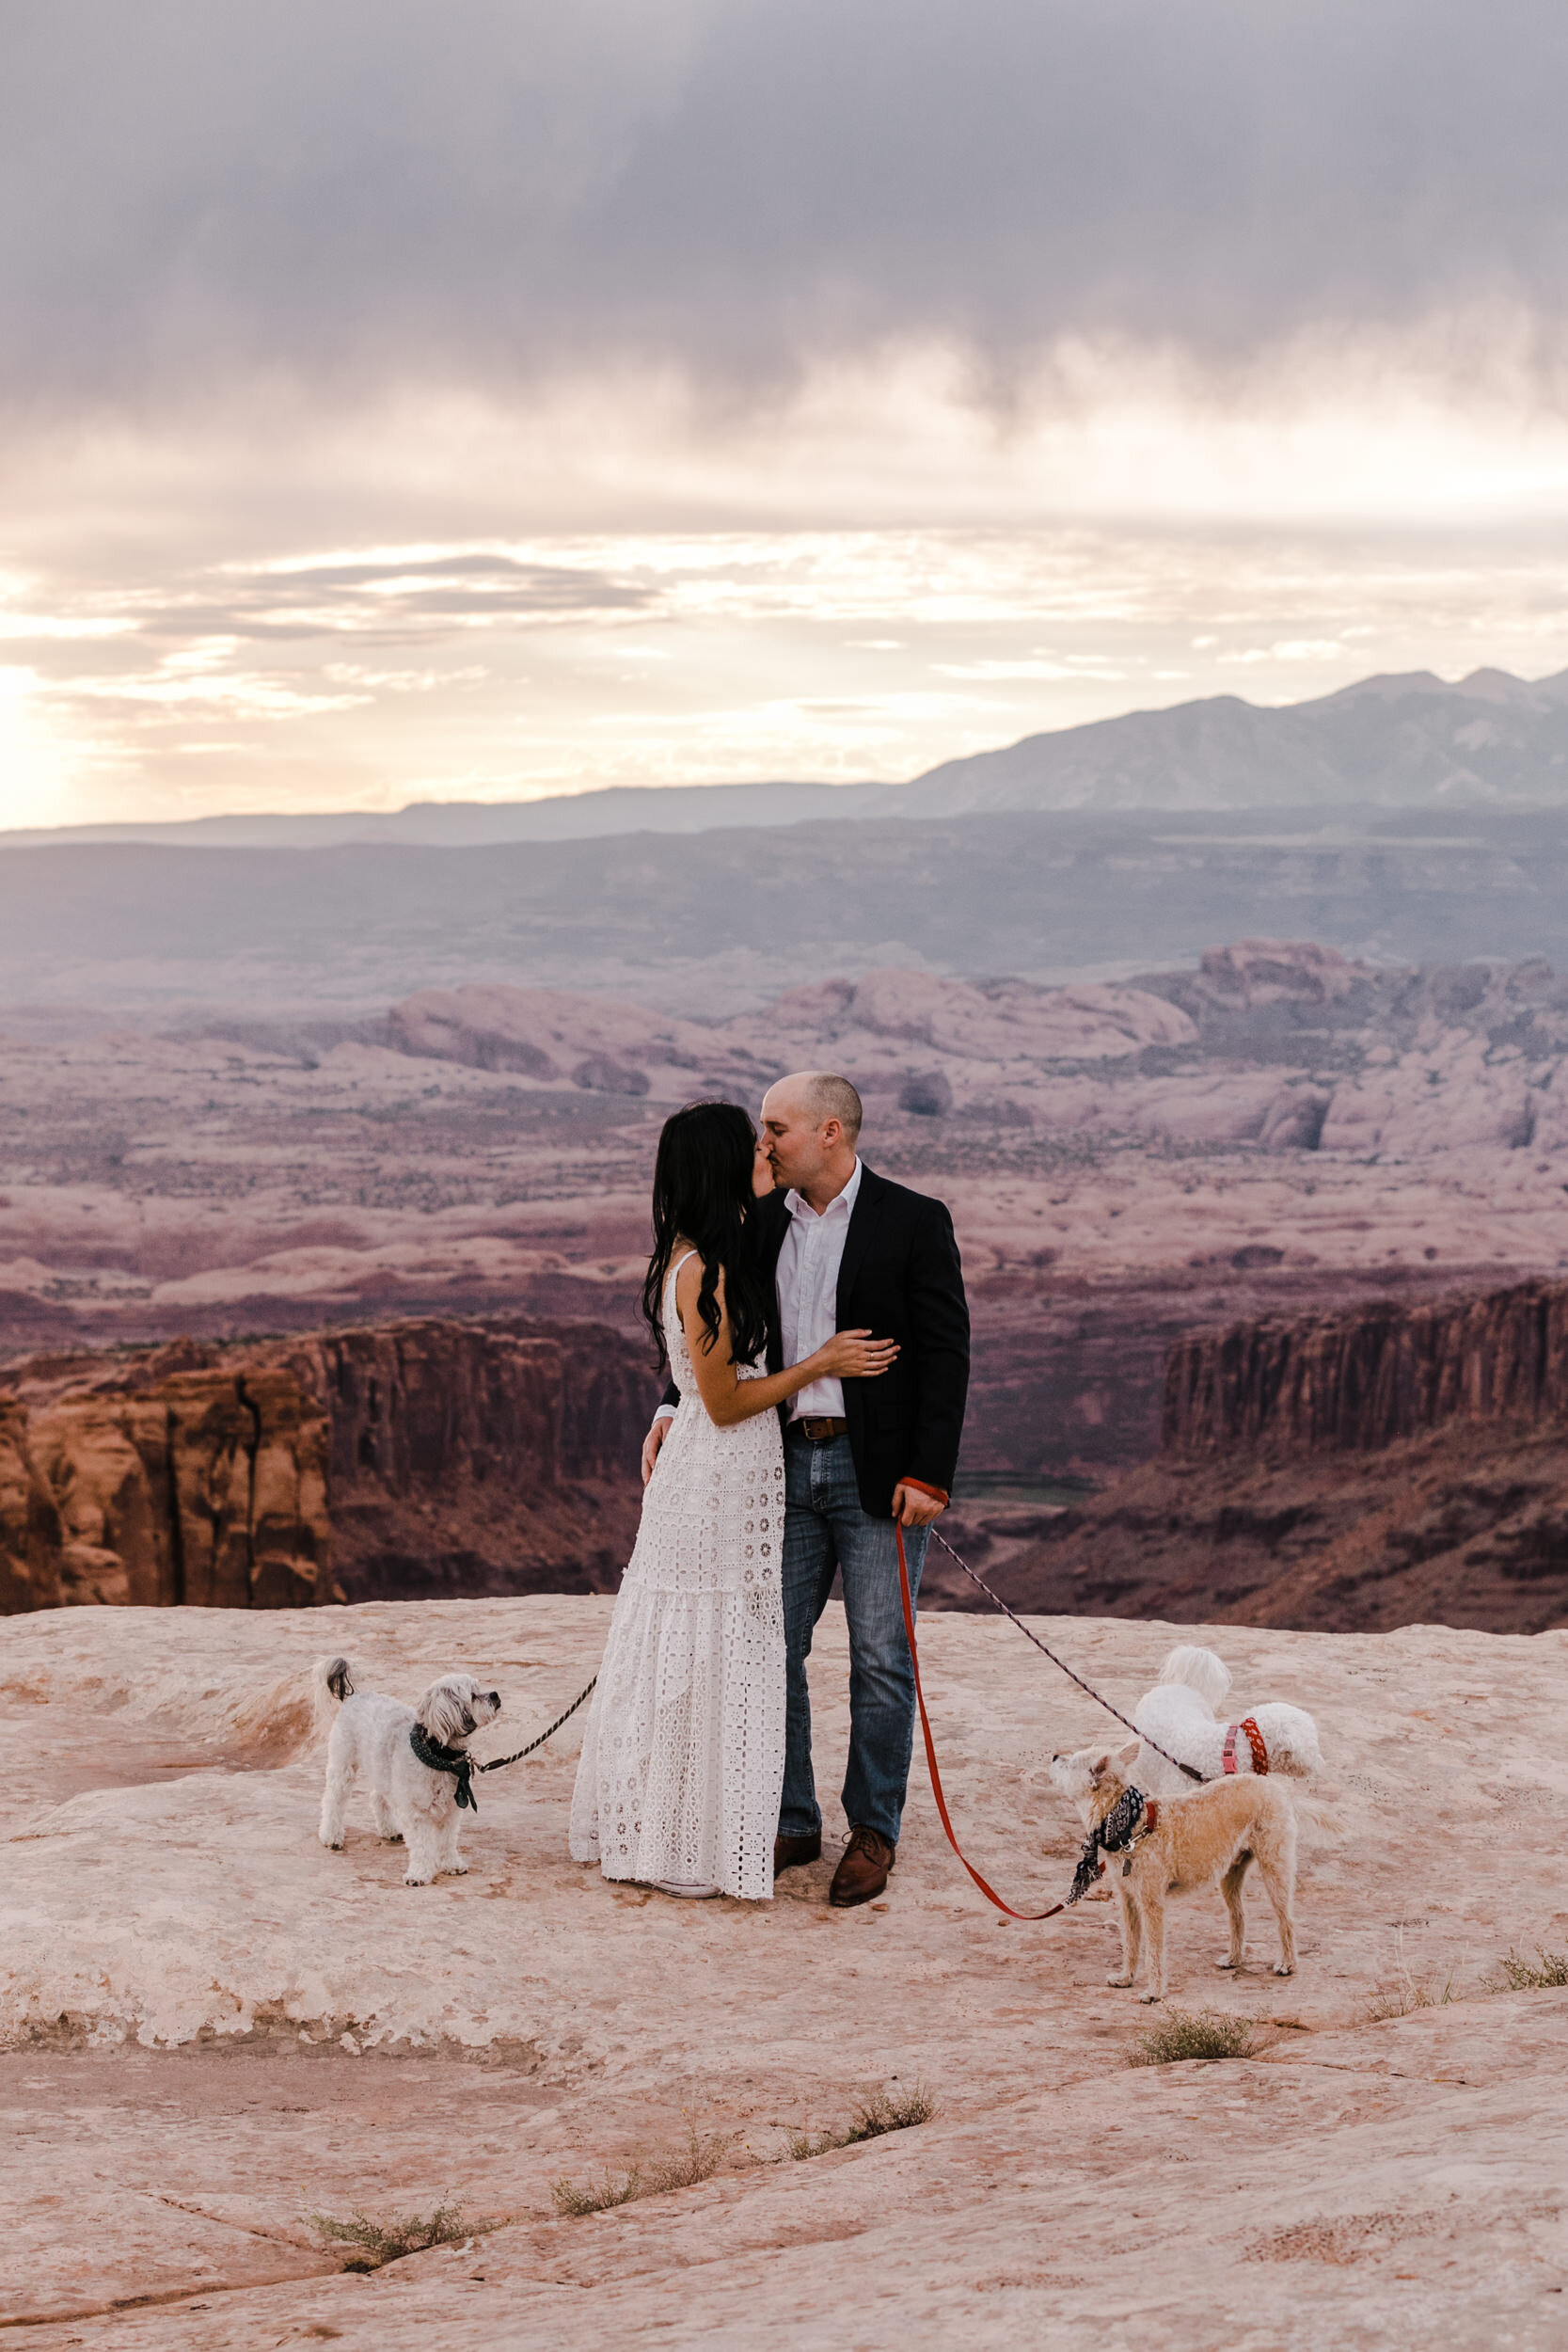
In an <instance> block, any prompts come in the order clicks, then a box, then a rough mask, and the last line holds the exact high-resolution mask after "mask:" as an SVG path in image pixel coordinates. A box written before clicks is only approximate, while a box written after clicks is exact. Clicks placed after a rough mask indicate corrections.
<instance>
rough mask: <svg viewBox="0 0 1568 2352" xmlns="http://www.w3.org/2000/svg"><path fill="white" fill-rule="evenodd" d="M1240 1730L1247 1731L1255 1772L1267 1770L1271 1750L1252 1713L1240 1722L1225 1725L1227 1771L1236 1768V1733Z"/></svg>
mask: <svg viewBox="0 0 1568 2352" xmlns="http://www.w3.org/2000/svg"><path fill="white" fill-rule="evenodd" d="M1239 1731H1244V1732H1245V1733H1246V1743H1247V1746H1248V1747H1249V1748H1250V1749H1251V1750H1252V1769H1253V1771H1254V1772H1267V1771H1268V1769H1269V1751H1268V1749H1267V1748H1266V1747H1265V1745H1264V1744H1263V1735H1262V1733H1261V1732H1260V1731H1259V1728H1258V1725H1257V1724H1255V1723H1254V1722H1253V1720H1252V1717H1251V1716H1250V1715H1248V1716H1246V1717H1245V1718H1244V1719H1243V1721H1242V1722H1241V1723H1239V1724H1227V1725H1226V1727H1225V1756H1224V1759H1223V1761H1224V1765H1225V1769H1226V1771H1227V1772H1235V1770H1236V1735H1237V1733H1238V1732H1239Z"/></svg>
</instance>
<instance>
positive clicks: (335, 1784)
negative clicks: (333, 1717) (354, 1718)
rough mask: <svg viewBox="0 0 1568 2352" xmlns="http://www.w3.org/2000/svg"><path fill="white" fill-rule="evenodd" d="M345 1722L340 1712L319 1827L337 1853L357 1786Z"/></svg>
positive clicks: (329, 1752)
mask: <svg viewBox="0 0 1568 2352" xmlns="http://www.w3.org/2000/svg"><path fill="white" fill-rule="evenodd" d="M341 1722H342V1718H341V1716H340V1717H339V1719H338V1722H337V1723H336V1724H333V1726H332V1737H331V1739H330V1740H329V1741H328V1742H327V1749H326V1781H325V1786H324V1788H323V1789H322V1817H321V1822H320V1825H319V1827H318V1828H317V1831H316V1835H317V1836H318V1837H319V1838H320V1839H321V1841H322V1844H323V1845H324V1846H325V1847H326V1848H327V1849H328V1851H330V1852H333V1853H336V1851H338V1849H339V1848H340V1847H341V1844H342V1842H343V1815H344V1813H345V1812H346V1810H347V1807H348V1795H349V1790H350V1789H351V1788H353V1786H354V1756H353V1751H352V1750H351V1748H350V1746H349V1743H348V1741H347V1740H345V1739H343V1738H341V1736H340V1730H341Z"/></svg>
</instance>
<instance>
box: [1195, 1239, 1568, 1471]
mask: <svg viewBox="0 0 1568 2352" xmlns="http://www.w3.org/2000/svg"><path fill="white" fill-rule="evenodd" d="M1504 1420H1506V1421H1514V1422H1529V1423H1535V1422H1544V1421H1552V1420H1568V1283H1560V1282H1542V1281H1534V1282H1522V1283H1519V1284H1518V1285H1517V1286H1515V1287H1514V1288H1513V1289H1511V1290H1505V1291H1493V1292H1490V1293H1488V1294H1485V1295H1482V1296H1481V1297H1475V1298H1450V1299H1440V1300H1436V1301H1433V1302H1432V1303H1431V1304H1424V1305H1419V1306H1410V1305H1405V1306H1400V1305H1397V1304H1395V1303H1393V1302H1392V1301H1389V1300H1386V1299H1385V1300H1377V1301H1375V1302H1373V1303H1371V1304H1370V1305H1368V1306H1365V1307H1354V1308H1349V1309H1344V1310H1341V1311H1338V1312H1336V1313H1331V1314H1322V1315H1315V1316H1310V1317H1307V1318H1305V1319H1301V1320H1297V1321H1287V1320H1285V1319H1283V1318H1279V1319H1271V1320H1266V1321H1263V1322H1259V1323H1239V1324H1234V1325H1232V1326H1231V1327H1230V1328H1229V1329H1227V1330H1223V1331H1203V1332H1196V1333H1194V1334H1193V1336H1192V1337H1191V1338H1189V1339H1186V1340H1183V1341H1181V1342H1180V1343H1178V1344H1177V1345H1176V1346H1175V1347H1174V1348H1172V1350H1171V1352H1170V1355H1169V1357H1168V1359H1167V1361H1166V1366H1165V1391H1164V1417H1163V1423H1162V1431H1161V1441H1162V1444H1163V1446H1164V1449H1165V1450H1166V1451H1167V1452H1173V1453H1186V1454H1202V1453H1212V1452H1214V1451H1215V1450H1217V1449H1222V1448H1223V1449H1226V1450H1230V1449H1233V1448H1235V1447H1237V1446H1243V1447H1247V1448H1258V1447H1261V1448H1264V1449H1266V1450H1268V1451H1271V1452H1272V1451H1282V1452H1291V1453H1304V1452H1305V1453H1313V1454H1315V1453H1323V1452H1333V1451H1338V1450H1343V1449H1354V1450H1358V1451H1367V1450H1370V1449H1375V1448H1378V1447H1382V1446H1389V1445H1394V1444H1397V1443H1398V1442H1400V1441H1401V1440H1402V1439H1405V1438H1418V1437H1421V1436H1423V1435H1425V1434H1426V1433H1427V1432H1429V1431H1432V1430H1435V1429H1439V1428H1442V1427H1443V1426H1445V1425H1446V1424H1447V1423H1448V1422H1454V1421H1504Z"/></svg>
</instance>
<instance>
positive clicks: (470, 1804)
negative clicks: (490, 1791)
mask: <svg viewBox="0 0 1568 2352" xmlns="http://www.w3.org/2000/svg"><path fill="white" fill-rule="evenodd" d="M408 1744H409V1746H410V1747H411V1748H412V1749H413V1751H414V1753H415V1755H416V1756H418V1757H419V1759H420V1763H421V1764H423V1765H425V1766H427V1767H428V1769H429V1770H430V1771H431V1772H450V1773H451V1776H452V1778H453V1780H455V1781H456V1783H457V1809H458V1811H459V1812H461V1811H462V1810H463V1807H464V1806H465V1805H467V1808H468V1810H469V1812H470V1813H477V1812H478V1811H479V1800H478V1799H477V1798H476V1797H475V1795H474V1778H473V1775H474V1759H473V1757H472V1756H465V1755H464V1753H463V1750H462V1749H461V1748H446V1747H443V1746H442V1744H441V1742H440V1740H433V1739H432V1738H431V1736H430V1734H429V1732H428V1731H426V1729H425V1727H424V1725H423V1724H420V1723H415V1724H409V1726H408Z"/></svg>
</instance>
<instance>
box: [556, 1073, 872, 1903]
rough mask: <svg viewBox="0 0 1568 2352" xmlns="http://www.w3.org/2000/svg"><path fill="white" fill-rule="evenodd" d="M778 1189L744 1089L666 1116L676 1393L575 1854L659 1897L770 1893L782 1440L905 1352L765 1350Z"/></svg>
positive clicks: (585, 1775) (662, 1141)
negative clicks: (781, 1359) (846, 1384)
mask: <svg viewBox="0 0 1568 2352" xmlns="http://www.w3.org/2000/svg"><path fill="white" fill-rule="evenodd" d="M771 1188H772V1171H771V1168H769V1166H768V1161H767V1160H766V1158H764V1157H763V1156H762V1154H761V1152H760V1149H759V1147H758V1144H757V1139H756V1134H755V1130H754V1129H753V1128H752V1122H751V1120H750V1119H749V1118H748V1117H747V1115H746V1113H745V1112H744V1111H743V1110H742V1109H741V1108H740V1107H739V1105H738V1104H735V1103H697V1104H692V1105H691V1106H690V1107H689V1109H686V1110H683V1111H677V1112H676V1113H675V1115H674V1117H673V1118H672V1119H669V1120H666V1121H665V1123H664V1128H663V1132H662V1133H661V1135H660V1136H659V1141H658V1156H657V1162H656V1165H655V1169H654V1201H653V1210H654V1252H653V1256H652V1258H651V1259H650V1260H649V1263H648V1275H647V1279H646V1281H645V1282H644V1284H643V1290H642V1309H643V1313H644V1314H645V1315H646V1317H647V1319H648V1321H649V1323H650V1325H651V1326H652V1327H653V1329H654V1332H655V1336H656V1337H657V1340H658V1342H659V1345H660V1352H661V1357H662V1358H663V1359H664V1360H665V1361H667V1362H668V1364H669V1366H670V1369H671V1373H672V1375H673V1379H674V1381H675V1383H676V1386H677V1387H678V1388H679V1390H680V1392H681V1401H680V1406H679V1409H678V1410H677V1412H676V1414H675V1418H674V1422H673V1426H672V1428H671V1430H670V1434H669V1436H668V1437H667V1438H666V1439H665V1441H664V1444H663V1446H662V1447H661V1449H660V1451H659V1454H658V1459H657V1463H656V1464H655V1467H654V1471H653V1475H652V1477H651V1478H650V1479H649V1481H648V1485H647V1489H646V1491H645V1493H644V1495H643V1499H642V1521H641V1527H640V1529H639V1531H638V1536H637V1544H636V1548H635V1549H634V1550H633V1552H632V1556H631V1563H630V1565H629V1566H628V1567H627V1569H626V1575H625V1577H624V1578H623V1580H622V1583H621V1590H620V1593H619V1594H618V1596H617V1597H616V1602H615V1613H614V1615H613V1617H612V1618H611V1619H610V1638H609V1640H608V1642H607V1643H606V1645H605V1653H604V1659H603V1661H602V1662H601V1664H600V1667H599V1679H598V1687H597V1689H596V1690H595V1691H594V1696H593V1699H592V1701H591V1702H590V1706H589V1712H588V1723H587V1728H586V1730H585V1731H584V1734H583V1742H582V1756H581V1760H580V1762H579V1764H578V1777H577V1787H576V1789H575V1791H574V1793H573V1798H572V1823H571V1851H572V1855H573V1858H574V1860H576V1861H578V1862H597V1863H598V1865H599V1867H600V1868H601V1869H602V1871H603V1872H604V1875H605V1877H606V1878H607V1879H632V1880H637V1881H640V1882H641V1883H643V1884H647V1885H653V1886H657V1887H658V1888H659V1890H660V1891H661V1892H662V1893H664V1894H667V1895H684V1896H706V1895H720V1894H722V1895H736V1896H742V1897H746V1898H748V1899H752V1900H755V1899H766V1898H767V1897H768V1896H770V1895H771V1894H772V1892H773V1838H774V1835H775V1833H776V1831H777V1829H778V1824H779V1792H780V1789H781V1787H782V1785H783V1780H784V1606H783V1599H782V1595H781V1590H780V1581H779V1569H780V1562H781V1560H782V1558H783V1554H784V1442H783V1437H782V1433H781V1431H780V1426H779V1417H778V1412H777V1409H776V1408H777V1407H778V1406H780V1405H782V1404H784V1402H785V1401H786V1400H787V1399H788V1398H789V1397H792V1396H793V1395H795V1393H796V1392H797V1391H798V1390H800V1389H803V1388H805V1387H806V1386H807V1385H808V1384H809V1383H810V1382H811V1381H813V1380H816V1379H821V1378H824V1377H829V1376H831V1377H832V1378H834V1379H841V1380H842V1379H866V1378H870V1377H872V1376H874V1375H876V1374H877V1373H879V1372H883V1371H885V1370H886V1369H887V1366H888V1365H889V1364H890V1363H891V1362H892V1360H893V1358H894V1356H895V1353H896V1350H895V1348H894V1346H893V1344H892V1343H891V1342H887V1341H880V1340H873V1339H872V1338H871V1336H870V1334H869V1333H868V1332H864V1331H840V1332H838V1333H836V1334H835V1336H834V1337H833V1338H832V1340H831V1341H830V1342H829V1343H828V1344H827V1345H826V1346H825V1347H821V1348H818V1349H817V1351H816V1354H815V1355H814V1356H810V1357H808V1358H807V1359H805V1361H804V1362H803V1363H799V1364H793V1365H791V1366H790V1368H789V1369H788V1371H786V1372H780V1373H769V1372H768V1369H767V1364H766V1360H765V1359H766V1350H767V1343H768V1310H769V1306H770V1303H771V1301H770V1293H771V1288H772V1285H771V1281H770V1279H768V1276H767V1275H766V1274H765V1273H764V1271H763V1268H762V1266H761V1264H760V1263H759V1262H758V1259H757V1254H756V1252H755V1250H754V1249H753V1248H752V1247H751V1246H750V1236H749V1233H748V1230H747V1229H748V1212H749V1211H750V1209H751V1207H752V1202H753V1200H756V1199H757V1198H759V1197H761V1196H765V1195H766V1194H767V1193H768V1191H770V1190H771Z"/></svg>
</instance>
